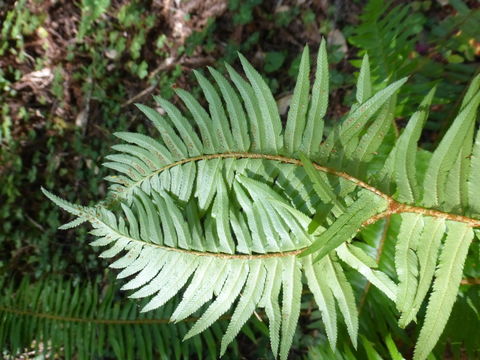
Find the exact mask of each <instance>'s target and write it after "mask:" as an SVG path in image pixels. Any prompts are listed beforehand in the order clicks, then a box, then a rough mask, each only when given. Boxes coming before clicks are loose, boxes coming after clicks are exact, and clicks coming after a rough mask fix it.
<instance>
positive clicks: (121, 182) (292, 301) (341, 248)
mask: <svg viewBox="0 0 480 360" xmlns="http://www.w3.org/2000/svg"><path fill="white" fill-rule="evenodd" d="M240 62H241V65H242V67H243V70H244V72H245V75H246V80H245V79H244V78H242V77H241V76H240V75H239V74H238V73H237V72H236V71H235V70H234V69H233V68H231V67H230V66H227V70H228V73H229V75H230V79H231V82H229V81H228V80H227V79H226V78H224V77H223V75H221V74H220V73H219V72H216V71H215V70H213V69H210V72H211V73H212V76H213V78H214V81H215V83H212V82H210V81H209V80H208V79H207V78H206V77H205V76H204V75H202V74H201V73H199V72H196V73H195V75H196V77H197V80H198V82H199V85H200V87H201V89H202V91H203V94H204V95H205V99H206V107H207V109H208V111H207V109H206V108H204V107H202V106H201V105H200V103H199V102H198V101H197V100H196V99H195V98H194V97H193V96H192V95H190V94H189V93H187V92H185V91H183V90H177V94H178V96H179V97H180V98H181V99H182V101H183V102H184V104H185V107H186V108H187V109H188V111H189V112H190V114H191V117H187V116H188V115H187V114H184V113H182V112H181V111H180V110H179V109H178V108H177V107H176V106H174V105H173V104H172V103H170V102H169V101H167V100H165V99H162V98H160V97H157V98H156V99H155V100H156V101H157V103H158V105H159V106H160V107H161V108H163V110H164V111H165V115H161V114H160V113H158V112H157V111H155V110H154V109H151V108H148V107H145V106H141V105H139V109H140V110H141V111H142V112H143V113H144V114H145V115H146V116H147V117H148V118H149V119H150V120H151V122H152V124H153V125H154V126H155V127H156V128H157V129H158V130H159V133H160V136H159V137H156V138H153V137H150V136H147V135H144V134H141V133H135V132H118V133H115V135H116V136H117V137H118V138H120V139H121V140H123V141H124V143H123V144H121V145H115V146H114V147H113V148H114V150H116V151H117V152H116V153H115V154H113V155H109V156H107V160H108V161H107V162H106V163H104V166H105V167H107V168H110V169H113V170H115V171H116V172H117V175H112V176H109V177H107V180H108V181H110V182H111V183H112V185H111V187H110V192H109V196H108V197H107V199H106V201H103V202H99V203H98V204H97V205H95V206H90V207H82V206H78V205H74V204H71V203H69V202H67V201H65V200H62V199H61V198H59V197H57V196H56V195H53V194H52V193H50V192H48V191H47V190H43V191H44V194H45V195H46V196H47V197H48V198H49V199H50V200H52V201H53V202H54V203H56V204H57V205H58V206H60V207H61V208H63V209H64V210H66V211H67V212H69V213H71V214H72V215H74V216H75V217H76V218H75V219H74V220H73V221H72V222H70V223H68V224H66V225H64V226H63V228H71V227H74V226H77V225H79V224H81V223H83V222H89V223H90V224H91V225H92V227H93V230H92V231H91V234H92V235H94V236H95V237H97V239H96V240H94V241H93V242H92V243H91V245H93V246H99V247H108V248H107V249H106V250H104V251H103V252H102V253H101V254H100V255H99V256H100V257H101V258H106V259H110V258H113V259H114V260H115V261H114V262H113V263H112V264H111V265H110V267H112V268H115V269H121V271H120V272H119V274H118V278H126V277H129V280H128V282H127V283H126V284H125V285H124V286H123V288H122V289H123V290H134V292H132V293H131V294H130V297H133V298H148V299H149V300H148V301H147V302H146V304H145V305H144V306H143V308H142V310H141V311H142V312H147V311H152V310H155V309H157V308H159V307H161V306H163V305H165V304H166V303H167V302H168V301H169V300H170V299H172V298H174V297H175V295H176V294H177V293H182V297H181V300H180V302H179V304H178V306H177V307H176V309H175V310H174V312H173V314H172V316H171V319H172V320H173V321H175V322H177V321H180V320H183V319H185V318H187V317H188V316H190V315H191V314H193V313H194V312H196V311H198V310H199V309H201V308H202V309H204V311H203V313H202V315H201V316H200V318H199V319H198V321H197V322H196V323H195V324H194V325H193V327H192V328H191V329H190V330H189V331H188V332H187V334H186V335H185V339H188V338H190V337H192V336H195V335H197V334H199V333H201V332H202V331H204V330H205V329H207V328H209V327H210V326H211V325H212V324H214V323H215V321H217V320H218V319H219V318H220V317H221V316H222V315H223V314H225V313H226V312H227V311H228V310H229V309H230V308H231V307H234V308H235V310H234V311H233V316H232V318H231V321H230V323H229V325H228V328H227V331H226V333H225V335H224V337H223V339H222V344H221V352H220V353H221V354H224V353H225V351H226V349H227V346H228V344H229V343H230V342H231V341H232V340H233V339H234V337H235V336H236V335H237V334H238V333H239V331H240V329H241V327H242V325H243V324H244V323H245V322H246V321H247V320H248V319H249V318H250V317H251V315H252V314H253V313H254V311H255V309H256V308H257V307H260V308H263V309H264V311H265V314H266V316H267V318H268V320H269V332H270V341H271V349H272V352H273V354H274V356H277V355H279V357H280V358H281V359H286V358H287V356H288V354H289V350H290V347H291V344H292V341H293V339H294V334H295V329H296V325H297V321H298V317H299V315H300V311H301V297H302V288H303V284H302V273H304V274H305V275H306V278H307V286H308V288H309V289H310V291H311V292H312V293H313V295H314V298H315V301H316V302H317V305H318V308H319V310H320V313H321V314H322V321H323V323H324V327H325V329H326V334H327V338H328V341H329V343H330V346H331V347H332V348H335V346H336V343H337V338H338V331H337V324H336V318H337V317H339V316H338V315H340V316H341V317H342V318H343V319H344V322H345V324H346V329H347V333H348V336H349V337H350V339H351V343H352V344H353V346H354V347H356V346H357V334H358V331H359V312H358V310H357V305H356V301H355V295H354V286H355V285H354V278H351V277H350V276H349V274H350V273H351V271H350V270H351V269H354V270H355V271H356V272H358V273H360V274H362V275H363V276H364V277H365V278H366V279H368V280H369V281H370V282H371V283H372V284H373V285H374V286H376V287H377V289H378V290H380V291H381V292H382V293H384V294H385V296H386V297H387V298H389V299H390V300H392V301H393V302H395V305H396V307H397V309H398V311H399V312H400V324H401V325H402V326H406V325H407V324H408V323H409V322H410V321H412V320H415V316H416V311H417V310H418V309H417V308H414V307H413V306H414V305H413V304H416V306H418V305H419V304H420V303H422V300H423V298H424V297H425V295H426V293H427V292H428V288H429V287H430V284H431V282H432V277H433V278H434V279H433V291H432V293H431V294H430V296H429V301H428V306H427V310H426V315H425V320H424V324H423V327H422V330H421V331H420V335H419V339H418V342H417V345H416V350H415V356H414V359H418V360H421V359H425V358H426V357H427V356H428V354H429V353H430V352H431V351H432V350H433V348H434V346H435V344H436V342H437V340H438V338H439V337H440V334H441V333H442V331H443V328H444V326H445V324H446V322H447V320H448V317H449V314H450V311H451V309H452V307H453V303H454V301H455V298H456V296H457V292H458V287H459V285H460V280H461V275H462V269H463V266H464V263H465V259H466V256H467V252H468V249H469V245H470V242H471V241H472V239H473V230H472V227H478V226H480V220H478V219H477V218H475V213H474V211H472V209H475V208H476V207H477V206H480V204H478V201H477V198H476V197H472V196H470V195H469V194H471V193H472V192H469V191H468V184H469V182H472V181H473V179H474V178H475V175H474V174H473V172H472V167H473V166H474V162H473V161H470V160H469V157H465V155H467V154H470V153H472V152H473V153H474V154H475V153H477V152H478V149H477V147H478V143H476V144H475V145H473V146H472V144H473V136H474V124H475V119H476V113H477V111H478V105H479V99H480V93H479V92H478V82H479V81H480V80H479V79H480V78H479V77H477V78H476V79H474V81H473V83H472V85H471V87H470V88H469V90H468V91H467V93H466V96H465V98H464V103H463V105H462V107H461V109H460V112H459V114H458V116H457V117H456V119H455V120H454V121H453V123H452V126H451V127H450V129H449V130H448V131H447V133H446V135H445V136H444V138H443V139H442V141H441V142H440V144H439V146H438V147H437V148H436V150H435V151H434V152H433V154H431V156H430V158H429V161H428V165H427V167H426V170H425V176H424V177H422V178H421V179H420V178H419V176H418V174H417V173H416V172H415V171H416V170H417V169H416V167H412V166H410V165H409V163H408V161H411V160H412V159H413V161H414V162H417V159H418V154H419V153H420V152H418V153H415V152H414V151H415V150H416V147H415V146H414V144H416V142H417V140H418V135H419V130H420V129H421V127H422V125H423V123H424V122H425V118H426V108H427V107H428V105H429V103H430V101H431V97H432V93H431V92H430V93H429V94H427V96H426V98H425V100H424V102H423V103H422V105H421V108H420V109H419V111H418V112H417V113H415V114H414V115H413V116H412V118H411V120H410V122H409V124H408V125H407V128H406V130H405V132H404V133H403V134H402V135H401V136H400V138H399V139H398V140H396V141H395V142H394V143H393V144H392V143H390V144H389V143H388V137H387V135H388V134H389V132H390V131H389V130H390V127H391V126H392V125H391V124H392V123H391V119H392V108H394V107H395V98H396V93H397V92H398V91H399V89H400V87H401V86H402V85H403V84H404V83H405V82H406V79H400V80H397V81H395V82H393V83H392V84H390V85H388V86H386V87H384V88H383V89H382V90H380V91H373V90H372V81H371V78H370V69H369V61H368V57H365V58H364V60H363V65H362V69H361V73H360V76H359V79H358V84H357V94H356V99H357V102H356V103H355V104H354V105H353V106H352V108H351V110H350V112H349V113H348V114H347V115H346V116H345V118H344V119H343V121H341V122H339V123H337V124H336V125H335V126H334V127H333V128H331V129H330V131H328V132H327V133H326V139H325V141H323V142H322V134H323V128H324V126H323V116H324V114H325V111H326V107H327V103H328V89H326V86H325V85H324V84H325V83H327V82H328V80H327V79H328V66H327V63H326V51H325V44H322V45H321V47H320V50H319V55H318V61H317V69H316V72H315V74H316V77H315V81H314V84H313V88H312V90H310V77H309V71H310V69H309V68H310V66H309V56H308V49H305V50H304V53H303V55H302V60H301V62H300V68H299V74H298V79H297V85H296V86H295V90H294V93H293V98H292V104H291V106H290V109H289V112H288V116H287V121H286V123H285V125H283V123H282V121H281V119H280V116H279V113H278V109H277V105H276V103H275V100H274V98H273V95H272V93H271V91H270V89H269V88H268V86H267V84H266V82H265V81H264V79H263V78H262V77H261V75H260V74H259V73H258V72H257V71H256V70H255V69H254V68H253V67H252V65H250V63H249V62H248V61H247V60H246V58H245V57H243V56H241V55H240ZM218 90H220V92H219V91H218ZM224 104H225V105H226V106H225V105H224ZM447 149H448V150H447ZM378 151H384V152H385V153H384V156H383V157H382V159H384V161H383V165H382V170H381V171H377V169H378V164H377V159H375V156H374V155H375V154H377V152H378ZM409 151H412V152H414V154H412V155H411V154H410V153H409ZM459 158H460V159H463V160H461V161H459V163H460V165H459V167H458V168H456V167H455V166H453V165H454V162H455V160H457V159H459ZM409 159H410V160H409ZM475 166H476V165H475ZM469 174H471V175H470V176H469ZM405 179H408V181H409V183H408V186H407V187H405V184H404V181H405ZM452 209H453V210H452ZM456 213H458V214H460V215H462V216H457V215H456ZM384 217H396V221H397V222H398V224H399V231H398V232H397V236H396V244H390V245H389V246H390V250H389V251H390V257H391V258H392V256H393V258H394V265H395V269H394V271H395V273H396V274H393V273H392V271H388V270H385V269H383V267H381V268H379V269H377V267H378V264H377V263H376V261H375V260H374V259H373V258H372V257H371V256H370V255H369V254H368V252H366V251H365V250H364V249H365V246H366V245H369V244H368V242H362V241H359V240H358V239H357V240H355V241H352V240H353V239H354V238H355V237H357V234H358V232H359V231H361V230H362V228H363V227H365V226H367V225H369V224H373V225H375V224H374V223H375V222H377V221H379V220H380V219H382V218H384ZM373 225H372V226H373ZM367 229H368V228H367ZM445 234H446V238H445V240H444V245H443V248H442V249H441V250H440V251H439V247H440V244H441V241H442V238H443V237H444V235H445ZM357 238H358V237H357ZM428 243H431V246H427V244H428ZM370 246H372V245H370ZM379 246H383V245H380V244H373V247H379ZM438 253H439V255H438ZM435 265H437V271H436V272H435V274H432V271H433V269H434V268H435ZM182 289H184V290H183V291H182ZM237 299H238V301H237ZM335 304H336V305H338V309H339V310H340V312H339V314H337V306H336V305H335ZM204 306H205V308H204ZM440 309H441V316H439V312H440ZM362 345H363V348H364V350H365V353H366V354H367V356H368V358H378V357H379V356H380V355H379V354H378V353H377V351H378V350H377V349H375V348H374V347H373V345H372V344H371V343H370V341H369V340H368V339H364V340H362ZM393 348H394V347H393V344H391V343H390V346H389V347H388V351H389V352H390V353H392V352H394V351H393ZM397 355H398V354H397Z"/></svg>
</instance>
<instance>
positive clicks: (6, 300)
mask: <svg viewBox="0 0 480 360" xmlns="http://www.w3.org/2000/svg"><path fill="white" fill-rule="evenodd" d="M99 283H100V281H96V282H90V283H75V282H72V281H70V282H69V281H62V280H60V279H56V278H50V279H48V280H45V281H37V282H33V281H31V280H30V279H28V278H24V279H23V280H22V283H21V284H20V285H19V286H13V284H11V283H9V282H8V281H7V280H6V279H3V281H2V282H1V285H2V288H3V289H4V296H2V298H1V300H0V319H1V324H2V326H1V327H0V343H1V344H2V346H3V347H4V349H5V348H7V349H9V352H4V353H3V358H5V359H8V358H16V359H18V358H22V357H21V356H28V354H29V353H30V351H31V350H32V349H33V352H37V353H43V354H45V355H47V356H48V357H52V358H53V357H55V356H56V354H62V355H63V356H64V357H65V358H67V359H71V358H76V359H92V358H101V357H103V356H109V357H112V356H113V357H114V358H116V359H155V358H158V354H161V356H162V359H163V358H164V359H173V358H175V359H181V358H184V359H186V358H191V356H193V354H196V355H197V356H198V357H199V358H200V359H216V358H217V357H216V354H217V352H218V343H219V340H220V339H221V337H222V334H223V332H224V331H225V321H219V322H218V323H216V324H214V326H212V327H211V328H209V329H207V330H206V331H205V332H204V333H203V334H202V336H199V337H196V338H195V339H194V340H192V341H186V342H182V338H183V336H184V335H185V334H186V333H187V331H188V325H187V324H188V322H184V323H181V324H178V325H174V324H171V323H169V317H170V315H171V314H172V310H173V306H174V305H175V304H174V303H173V302H171V303H169V304H168V305H167V306H165V307H163V308H161V309H157V310H155V311H152V312H149V313H146V314H141V313H140V312H139V308H138V306H137V305H136V304H134V303H133V302H131V301H122V300H120V299H118V298H117V296H118V289H117V287H116V286H114V285H112V284H110V285H107V286H103V287H102V291H101V292H100V291H99V290H98V289H99V288H100V286H99V285H100V284H99ZM187 320H188V321H194V320H195V318H189V319H187ZM32 340H34V341H32ZM153 345H155V346H153ZM235 345H236V344H235ZM20 354H23V355H20ZM228 355H229V356H228V357H227V358H231V359H236V358H238V348H237V347H236V346H235V347H233V348H232V351H231V353H230V354H228Z"/></svg>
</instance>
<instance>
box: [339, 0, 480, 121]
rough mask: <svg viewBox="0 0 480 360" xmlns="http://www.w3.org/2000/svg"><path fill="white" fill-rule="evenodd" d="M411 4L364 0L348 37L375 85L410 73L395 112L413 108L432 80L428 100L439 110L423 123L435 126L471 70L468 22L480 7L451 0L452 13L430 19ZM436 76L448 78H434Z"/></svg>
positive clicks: (452, 106) (475, 35)
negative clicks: (365, 59) (365, 61)
mask: <svg viewBox="0 0 480 360" xmlns="http://www.w3.org/2000/svg"><path fill="white" fill-rule="evenodd" d="M416 3H417V2H413V3H411V4H401V5H396V6H393V5H392V2H391V1H388V0H387V1H385V0H370V1H369V2H368V3H367V5H366V6H365V8H364V10H363V12H362V15H361V16H360V19H361V23H360V25H359V26H357V27H355V28H353V29H351V30H350V31H351V33H352V36H350V37H348V40H349V42H350V43H352V44H353V45H354V46H356V47H358V48H359V49H360V50H359V55H363V54H365V53H368V55H369V56H370V59H371V63H372V64H373V66H372V75H373V80H374V83H375V85H376V87H378V88H381V87H383V86H384V85H385V83H382V81H385V80H386V79H393V80H395V79H398V78H401V77H404V76H407V75H408V76H411V77H412V79H411V82H410V84H407V85H406V91H405V93H404V94H408V95H406V96H401V97H400V99H399V107H398V109H397V112H398V113H400V114H401V115H402V116H408V115H409V114H411V113H413V112H415V111H416V110H417V109H416V108H417V104H418V102H420V101H421V98H422V97H423V94H425V92H427V91H428V90H429V89H430V88H432V86H433V85H434V84H437V85H438V89H437V91H436V93H435V97H434V99H433V103H434V104H442V105H441V106H442V107H444V109H445V111H443V112H439V113H434V114H433V116H432V119H431V121H429V122H428V123H427V124H426V127H427V128H429V129H435V130H438V129H439V124H443V123H445V122H448V123H450V121H451V118H452V116H453V114H454V113H455V111H456V110H457V109H456V106H457V105H458V104H457V103H456V101H457V100H458V99H459V98H460V97H461V94H462V91H463V89H464V88H465V86H466V84H467V83H468V82H469V81H470V79H471V78H472V77H473V76H474V75H475V70H474V69H475V67H474V66H472V65H473V63H474V56H472V55H473V53H472V52H473V51H474V49H475V46H474V43H475V41H478V39H480V32H479V30H478V27H477V26H474V25H473V23H474V22H475V21H477V22H478V19H479V18H480V10H479V9H470V8H469V7H468V6H467V5H466V4H465V3H463V1H461V0H458V1H453V2H452V4H453V6H454V7H455V11H454V12H453V14H452V15H451V16H447V17H445V19H444V20H443V21H434V20H433V19H429V18H428V16H425V15H424V14H423V13H422V12H419V11H418V9H417V8H416V7H417V6H416V5H418V4H416ZM469 62H470V64H469ZM353 63H355V64H356V65H358V64H359V62H358V61H353ZM442 78H444V79H448V83H447V82H440V81H438V79H442ZM442 130H444V129H442Z"/></svg>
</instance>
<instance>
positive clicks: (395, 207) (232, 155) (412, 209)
mask: <svg viewBox="0 0 480 360" xmlns="http://www.w3.org/2000/svg"><path fill="white" fill-rule="evenodd" d="M213 159H262V160H272V161H278V162H282V163H286V164H293V165H297V166H303V163H302V162H301V161H300V160H299V159H296V158H292V157H287V156H282V155H272V154H262V153H250V152H226V153H217V154H204V155H199V156H194V157H190V158H185V159H182V160H179V161H176V162H172V163H170V164H168V165H166V166H163V167H161V168H160V169H157V170H155V171H154V172H152V173H151V174H149V175H147V176H145V177H144V178H142V179H141V180H138V181H137V182H135V183H133V184H131V185H129V186H125V187H124V189H122V190H121V191H122V192H125V191H129V190H130V189H132V188H135V187H139V186H140V184H141V183H142V182H143V181H146V180H148V179H150V178H151V177H153V176H155V175H158V174H160V173H161V172H163V171H165V170H168V169H170V168H173V167H175V166H180V165H183V164H187V163H190V162H196V161H202V160H213ZM312 165H313V166H314V167H315V169H316V170H318V171H322V172H324V173H327V174H332V175H335V176H338V177H341V178H343V179H345V180H347V181H350V182H352V183H354V184H355V185H356V186H359V187H361V188H364V189H366V190H368V191H370V192H372V193H374V194H376V195H378V196H380V197H381V198H383V199H385V200H386V201H387V202H388V204H389V206H388V209H387V210H386V211H385V212H382V213H380V214H377V215H376V216H375V217H372V218H371V219H369V220H367V222H366V224H365V225H369V224H372V223H374V222H376V221H378V220H379V219H381V218H383V217H386V216H389V215H392V214H398V213H418V214H422V215H424V216H431V217H437V218H443V219H447V220H452V221H457V222H462V223H465V224H467V225H468V226H470V227H480V220H478V219H474V218H470V217H467V216H463V215H457V214H452V213H448V212H444V211H440V210H436V209H429V208H424V207H420V206H413V205H407V204H404V203H400V202H398V201H396V200H395V199H393V198H392V197H391V196H389V195H387V194H385V193H383V192H381V191H380V190H379V189H377V188H375V187H374V186H372V185H370V184H368V183H366V182H364V181H362V180H360V179H358V178H355V177H354V176H351V175H349V174H347V173H345V172H342V171H338V170H335V169H333V168H330V167H327V166H322V165H319V164H317V163H314V162H312ZM146 244H150V243H146ZM152 245H154V244H152ZM158 246H159V247H162V248H165V249H168V250H172V249H173V248H170V247H163V246H160V245H158ZM301 251H302V249H298V250H292V251H288V252H282V253H271V254H288V255H296V254H298V253H300V252H301ZM185 252H189V253H192V252H190V251H188V250H185ZM198 253H199V254H201V255H203V256H208V255H205V254H212V256H219V255H216V254H217V253H205V252H198ZM214 254H215V255H214ZM223 255H224V257H233V258H236V257H237V255H234V254H223ZM223 255H222V256H223ZM266 255H268V254H262V255H238V256H246V257H248V256H250V257H255V258H256V257H257V256H260V257H269V256H266ZM288 255H279V256H288Z"/></svg>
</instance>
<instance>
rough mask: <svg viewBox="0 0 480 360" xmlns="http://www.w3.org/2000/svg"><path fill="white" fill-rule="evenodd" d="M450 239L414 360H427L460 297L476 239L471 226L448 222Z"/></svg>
mask: <svg viewBox="0 0 480 360" xmlns="http://www.w3.org/2000/svg"><path fill="white" fill-rule="evenodd" d="M447 228H448V233H447V238H446V240H445V246H444V248H443V250H442V253H441V254H440V259H439V264H438V268H437V271H436V273H435V281H434V283H433V292H432V294H431V295H430V299H429V301H428V307H427V314H426V315H425V322H424V324H423V326H422V330H421V331H420V335H419V337H418V341H417V345H416V347H415V355H414V359H415V360H422V359H426V358H427V356H428V354H429V353H430V351H431V350H432V349H433V347H434V346H435V344H436V342H437V340H438V338H439V337H440V335H441V333H442V331H443V328H444V327H445V325H446V323H447V320H448V316H449V315H450V312H451V310H452V307H453V303H454V302H455V298H456V297H457V292H458V286H459V284H460V280H461V278H462V268H463V263H464V262H465V258H466V256H467V253H468V248H469V247H470V243H471V241H472V239H473V231H472V229H471V228H470V227H468V226H466V225H464V224H460V223H455V222H447Z"/></svg>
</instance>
